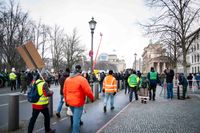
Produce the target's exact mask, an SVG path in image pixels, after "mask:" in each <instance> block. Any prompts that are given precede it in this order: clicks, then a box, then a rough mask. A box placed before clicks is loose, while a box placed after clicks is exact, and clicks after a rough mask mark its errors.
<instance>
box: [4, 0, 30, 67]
mask: <svg viewBox="0 0 200 133" xmlns="http://www.w3.org/2000/svg"><path fill="white" fill-rule="evenodd" d="M0 18H1V26H0V27H1V38H0V39H1V50H2V59H3V62H4V63H5V64H6V65H7V68H11V67H22V66H21V65H22V64H23V62H22V60H21V58H20V56H19V54H18V53H17V51H16V47H17V46H19V45H21V44H22V42H24V40H25V37H24V36H25V33H26V28H27V27H25V25H26V24H27V21H28V13H24V12H22V11H21V9H20V8H19V5H18V4H17V5H15V3H14V1H13V0H10V1H9V7H5V8H3V9H1V11H0Z"/></svg>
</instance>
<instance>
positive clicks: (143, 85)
mask: <svg viewBox="0 0 200 133" xmlns="http://www.w3.org/2000/svg"><path fill="white" fill-rule="evenodd" d="M141 87H142V88H147V87H148V80H147V79H144V80H142V84H141Z"/></svg>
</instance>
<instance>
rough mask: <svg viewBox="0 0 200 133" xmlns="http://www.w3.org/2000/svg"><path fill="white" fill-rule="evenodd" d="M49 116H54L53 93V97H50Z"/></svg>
mask: <svg viewBox="0 0 200 133" xmlns="http://www.w3.org/2000/svg"><path fill="white" fill-rule="evenodd" d="M48 108H49V116H50V117H53V95H52V96H51V97H49V105H48Z"/></svg>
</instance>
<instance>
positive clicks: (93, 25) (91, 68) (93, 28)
mask: <svg viewBox="0 0 200 133" xmlns="http://www.w3.org/2000/svg"><path fill="white" fill-rule="evenodd" d="M96 24H97V22H96V21H94V18H93V17H92V20H91V21H90V22H89V26H90V30H91V50H90V52H89V56H90V57H91V66H90V71H91V75H90V82H91V83H92V82H93V78H92V75H93V34H94V30H95V27H96Z"/></svg>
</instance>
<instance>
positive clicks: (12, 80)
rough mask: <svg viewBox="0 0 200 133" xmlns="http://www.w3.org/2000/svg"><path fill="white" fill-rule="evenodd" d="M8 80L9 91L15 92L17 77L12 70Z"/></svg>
mask: <svg viewBox="0 0 200 133" xmlns="http://www.w3.org/2000/svg"><path fill="white" fill-rule="evenodd" d="M9 79H10V87H11V88H10V89H11V91H12V90H16V79H17V75H16V74H15V70H12V72H11V73H10V74H9Z"/></svg>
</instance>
